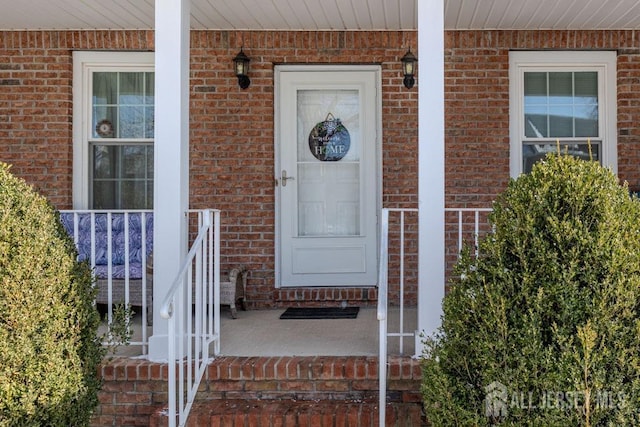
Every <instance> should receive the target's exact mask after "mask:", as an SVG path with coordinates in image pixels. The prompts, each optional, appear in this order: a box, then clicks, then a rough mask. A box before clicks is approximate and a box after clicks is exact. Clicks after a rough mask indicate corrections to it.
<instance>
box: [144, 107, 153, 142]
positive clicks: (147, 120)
mask: <svg viewBox="0 0 640 427" xmlns="http://www.w3.org/2000/svg"><path fill="white" fill-rule="evenodd" d="M155 112H156V111H155V109H154V107H153V106H151V107H145V108H144V137H145V138H153V137H154V127H155V126H154V125H155V119H156V118H155Z"/></svg>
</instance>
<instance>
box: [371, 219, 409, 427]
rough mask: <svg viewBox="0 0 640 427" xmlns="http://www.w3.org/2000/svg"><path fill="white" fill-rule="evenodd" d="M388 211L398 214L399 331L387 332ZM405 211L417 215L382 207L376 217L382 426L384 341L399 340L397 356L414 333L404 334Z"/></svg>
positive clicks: (382, 420)
mask: <svg viewBox="0 0 640 427" xmlns="http://www.w3.org/2000/svg"><path fill="white" fill-rule="evenodd" d="M391 212H395V213H398V214H399V215H400V218H399V220H400V226H399V233H400V247H399V251H400V268H399V270H400V276H399V282H400V283H399V285H400V290H399V292H400V295H399V305H400V307H399V310H400V320H399V331H398V332H389V330H388V318H387V315H388V307H389V214H390V213H391ZM408 212H418V210H417V209H389V208H384V209H382V212H381V218H380V260H379V263H380V265H379V268H378V310H377V318H378V322H379V327H380V330H379V345H380V347H379V355H378V359H379V360H378V381H379V384H378V386H379V402H378V403H379V404H378V406H379V424H380V427H384V425H385V424H384V423H385V419H386V405H387V338H388V337H391V336H393V337H399V342H400V354H402V352H403V347H404V341H403V340H404V337H414V336H415V333H413V332H411V333H408V332H405V331H404V258H405V257H404V250H405V249H404V246H405V214H406V213H408Z"/></svg>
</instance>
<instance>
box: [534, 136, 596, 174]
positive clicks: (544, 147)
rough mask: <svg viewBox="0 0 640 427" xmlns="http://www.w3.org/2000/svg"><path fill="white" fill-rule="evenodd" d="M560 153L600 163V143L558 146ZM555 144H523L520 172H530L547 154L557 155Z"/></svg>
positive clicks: (562, 144)
mask: <svg viewBox="0 0 640 427" xmlns="http://www.w3.org/2000/svg"><path fill="white" fill-rule="evenodd" d="M560 151H561V152H562V153H563V154H564V153H567V154H569V155H572V156H574V157H577V158H579V159H582V160H589V159H591V160H593V161H596V162H599V161H600V143H599V142H592V143H591V144H567V143H561V144H560ZM557 152H558V144H557V143H547V144H524V146H523V147H522V170H523V171H524V172H525V173H529V172H531V168H532V167H533V165H534V164H535V163H536V162H537V161H539V160H542V159H544V157H545V156H546V155H547V153H557Z"/></svg>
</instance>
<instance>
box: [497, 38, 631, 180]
mask: <svg viewBox="0 0 640 427" xmlns="http://www.w3.org/2000/svg"><path fill="white" fill-rule="evenodd" d="M531 71H542V72H547V71H551V72H558V71H559V72H563V71H566V72H571V71H596V72H597V73H598V114H599V118H598V126H599V131H598V132H599V136H600V137H601V138H602V146H601V152H600V163H601V164H602V165H603V166H606V167H609V168H610V169H611V170H613V172H614V173H617V172H618V141H617V133H616V128H617V114H618V113H617V89H616V52H615V51H512V52H510V53H509V115H510V119H509V134H510V141H511V143H510V155H509V166H510V171H511V177H512V178H517V177H518V176H519V175H520V174H521V173H522V139H523V137H524V125H525V124H524V120H523V119H524V95H523V94H524V73H525V72H531Z"/></svg>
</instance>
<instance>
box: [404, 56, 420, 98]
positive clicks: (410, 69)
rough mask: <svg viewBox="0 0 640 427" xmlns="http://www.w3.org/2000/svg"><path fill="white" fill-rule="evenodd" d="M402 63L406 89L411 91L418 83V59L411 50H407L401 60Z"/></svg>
mask: <svg viewBox="0 0 640 427" xmlns="http://www.w3.org/2000/svg"><path fill="white" fill-rule="evenodd" d="M401 61H402V73H403V74H404V80H403V83H404V87H406V88H407V89H411V88H412V87H413V85H414V84H415V83H416V79H415V75H416V63H417V62H418V58H416V56H415V55H414V54H413V53H411V48H409V50H407V53H405V54H404V56H403V57H402V59H401Z"/></svg>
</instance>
